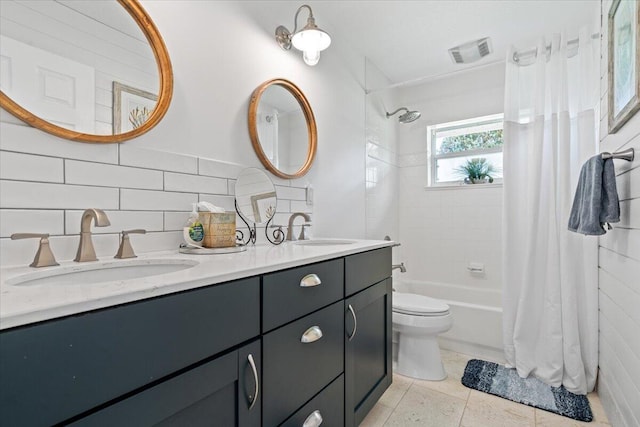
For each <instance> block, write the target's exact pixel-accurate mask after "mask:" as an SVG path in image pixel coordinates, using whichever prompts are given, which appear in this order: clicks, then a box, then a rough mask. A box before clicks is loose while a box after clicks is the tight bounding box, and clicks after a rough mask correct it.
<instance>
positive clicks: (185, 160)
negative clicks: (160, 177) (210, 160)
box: [120, 144, 198, 175]
mask: <svg viewBox="0 0 640 427" xmlns="http://www.w3.org/2000/svg"><path fill="white" fill-rule="evenodd" d="M120 164H121V165H123V166H137V167H141V168H148V169H157V170H163V171H172V172H182V173H190V174H194V175H195V174H197V173H198V158H197V157H194V156H187V155H184V154H178V153H170V152H168V151H157V150H147V149H144V148H139V147H135V146H133V145H132V144H123V145H121V146H120Z"/></svg>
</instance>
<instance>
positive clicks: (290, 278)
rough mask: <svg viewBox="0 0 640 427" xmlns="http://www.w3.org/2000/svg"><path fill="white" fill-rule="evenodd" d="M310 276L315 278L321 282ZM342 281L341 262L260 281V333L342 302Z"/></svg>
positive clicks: (302, 268)
mask: <svg viewBox="0 0 640 427" xmlns="http://www.w3.org/2000/svg"><path fill="white" fill-rule="evenodd" d="M311 275H315V276H317V279H319V281H320V283H319V284H317V283H318V281H317V280H316V277H310V276H311ZM305 278H306V279H305ZM343 280H344V261H343V260H342V259H335V260H331V261H326V262H319V263H317V264H311V265H305V266H303V267H297V268H292V269H290V270H285V271H279V272H277V273H271V274H266V275H265V276H264V277H263V279H262V289H263V292H262V294H263V296H262V298H263V303H262V310H263V312H262V331H263V332H267V331H270V330H272V329H274V328H277V327H278V326H280V325H284V324H285V323H287V322H290V321H292V320H295V319H298V318H300V317H302V316H305V315H307V314H309V313H311V312H312V311H315V310H317V309H319V308H322V307H324V306H327V305H329V304H331V303H334V302H336V301H338V300H340V299H342V298H343V297H344V286H343V283H344V282H343Z"/></svg>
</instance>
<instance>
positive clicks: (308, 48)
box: [276, 4, 331, 65]
mask: <svg viewBox="0 0 640 427" xmlns="http://www.w3.org/2000/svg"><path fill="white" fill-rule="evenodd" d="M303 7H306V8H307V9H309V17H308V18H307V25H305V26H304V28H303V29H301V30H300V31H296V30H297V29H298V14H299V13H300V11H301V10H302V8H303ZM293 20H294V23H293V24H294V28H293V32H289V30H287V28H286V27H284V26H282V25H280V26H279V27H278V28H276V40H277V41H278V44H279V45H280V47H281V48H283V49H284V50H289V49H291V45H293V47H295V48H296V49H298V50H301V51H302V58H303V59H304V62H305V63H306V64H307V65H316V64H317V63H318V61H319V60H320V51H323V50H325V49H326V48H328V47H329V45H330V44H331V37H330V36H329V34H327V33H326V32H324V31H322V30H321V29H320V28H318V26H317V25H316V20H315V18H314V17H313V11H312V10H311V7H309V6H308V5H306V4H303V5H302V6H300V7H299V8H298V10H297V11H296V16H295V17H294V18H293Z"/></svg>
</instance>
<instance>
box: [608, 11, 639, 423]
mask: <svg viewBox="0 0 640 427" xmlns="http://www.w3.org/2000/svg"><path fill="white" fill-rule="evenodd" d="M611 4H612V1H611V0H603V1H602V2H601V6H602V31H601V33H602V35H603V36H602V49H601V52H602V57H601V59H600V64H601V72H600V75H601V80H600V94H601V102H600V105H601V117H600V118H601V122H600V150H601V151H619V150H623V149H626V148H630V147H633V148H634V149H635V151H636V158H635V161H634V162H626V161H624V160H616V161H615V166H616V175H617V178H616V182H617V185H618V195H619V197H620V223H618V224H614V229H613V230H611V231H609V232H607V234H605V235H604V236H602V237H600V248H599V263H598V264H599V267H600V268H599V288H600V292H599V297H600V319H599V320H600V336H599V338H600V363H599V364H600V374H599V379H598V393H599V395H600V398H601V399H602V403H603V405H604V407H605V410H606V412H607V416H608V418H609V421H610V422H611V424H612V425H613V426H615V427H636V426H640V333H638V330H640V114H636V115H635V116H634V117H633V118H632V119H631V120H629V121H628V122H627V123H626V124H625V126H624V127H622V128H621V129H620V130H618V132H616V133H614V134H609V132H608V121H607V114H608V105H607V104H608V102H607V98H608V95H609V94H608V75H607V54H608V46H607V45H608V38H607V16H608V13H609V9H610V8H611Z"/></svg>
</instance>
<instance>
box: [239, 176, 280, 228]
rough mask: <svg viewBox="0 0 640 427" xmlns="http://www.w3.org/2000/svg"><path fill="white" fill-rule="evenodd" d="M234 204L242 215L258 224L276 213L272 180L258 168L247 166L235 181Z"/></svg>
mask: <svg viewBox="0 0 640 427" xmlns="http://www.w3.org/2000/svg"><path fill="white" fill-rule="evenodd" d="M235 195H236V206H237V207H238V210H239V211H240V213H241V214H242V216H243V217H244V218H245V219H247V220H249V221H251V222H254V223H256V224H258V225H260V224H265V223H266V222H267V221H269V220H270V219H271V217H273V216H274V215H275V214H276V207H277V206H278V199H277V198H276V189H275V187H274V186H273V182H271V180H270V179H269V177H268V176H267V174H266V173H264V171H262V170H260V169H256V168H247V169H244V170H243V171H242V172H240V175H238V180H237V181H236V189H235Z"/></svg>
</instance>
